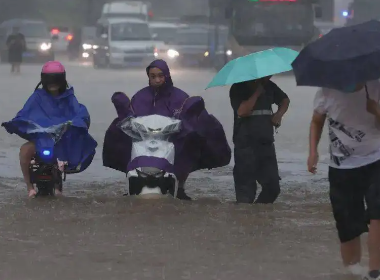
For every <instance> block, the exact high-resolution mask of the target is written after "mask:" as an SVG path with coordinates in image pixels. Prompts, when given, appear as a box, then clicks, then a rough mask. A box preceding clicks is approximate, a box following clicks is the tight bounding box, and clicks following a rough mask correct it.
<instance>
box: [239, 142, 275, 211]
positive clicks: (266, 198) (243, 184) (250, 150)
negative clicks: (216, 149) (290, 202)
mask: <svg viewBox="0 0 380 280" xmlns="http://www.w3.org/2000/svg"><path fill="white" fill-rule="evenodd" d="M234 156H235V166H234V170H233V176H234V181H235V192H236V200H237V202H238V203H253V202H254V200H255V198H256V192H257V182H259V183H260V185H261V186H262V192H261V193H260V195H259V196H258V198H257V200H256V201H255V203H264V204H268V203H273V202H274V201H275V200H276V199H277V197H278V195H279V194H280V182H279V181H280V176H279V174H278V165H277V158H276V150H275V147H274V143H268V144H259V143H255V144H252V145H250V146H248V147H239V146H235V155H234Z"/></svg>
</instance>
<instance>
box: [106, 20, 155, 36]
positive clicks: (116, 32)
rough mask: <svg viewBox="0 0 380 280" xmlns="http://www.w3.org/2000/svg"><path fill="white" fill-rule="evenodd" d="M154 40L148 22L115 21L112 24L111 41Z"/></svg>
mask: <svg viewBox="0 0 380 280" xmlns="http://www.w3.org/2000/svg"><path fill="white" fill-rule="evenodd" d="M133 40H152V35H151V33H150V30H149V26H148V24H147V23H131V22H123V23H114V24H112V25H111V41H133Z"/></svg>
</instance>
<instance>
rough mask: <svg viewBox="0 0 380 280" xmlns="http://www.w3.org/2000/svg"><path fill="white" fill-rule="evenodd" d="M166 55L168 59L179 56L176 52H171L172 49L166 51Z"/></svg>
mask: <svg viewBox="0 0 380 280" xmlns="http://www.w3.org/2000/svg"><path fill="white" fill-rule="evenodd" d="M166 54H167V55H168V57H170V58H175V57H177V56H179V52H177V51H176V50H172V49H170V50H168V51H167V53H166Z"/></svg>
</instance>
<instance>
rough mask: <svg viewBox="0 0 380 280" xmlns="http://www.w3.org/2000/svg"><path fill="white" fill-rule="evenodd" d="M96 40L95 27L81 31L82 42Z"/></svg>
mask: <svg viewBox="0 0 380 280" xmlns="http://www.w3.org/2000/svg"><path fill="white" fill-rule="evenodd" d="M95 38H96V27H84V28H83V29H82V40H85V41H86V40H90V41H92V40H95Z"/></svg>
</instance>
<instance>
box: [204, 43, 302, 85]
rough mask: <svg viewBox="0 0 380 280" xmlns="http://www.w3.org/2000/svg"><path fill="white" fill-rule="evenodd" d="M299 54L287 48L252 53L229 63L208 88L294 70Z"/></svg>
mask: <svg viewBox="0 0 380 280" xmlns="http://www.w3.org/2000/svg"><path fill="white" fill-rule="evenodd" d="M297 56H298V52H296V51H294V50H291V49H287V48H273V49H269V50H265V51H261V52H256V53H251V54H249V55H246V56H242V57H238V58H236V59H234V60H231V61H230V62H228V63H227V64H226V65H224V67H223V68H222V70H220V71H219V72H218V73H217V74H216V75H215V77H214V78H213V79H212V81H211V82H210V83H209V84H208V86H207V88H206V89H208V88H211V87H217V86H226V85H232V84H234V83H240V82H245V81H250V80H256V79H260V78H263V77H266V76H271V75H275V74H279V73H283V72H287V71H290V70H292V65H291V64H292V62H293V61H294V60H295V58H296V57H297Z"/></svg>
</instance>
